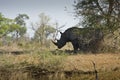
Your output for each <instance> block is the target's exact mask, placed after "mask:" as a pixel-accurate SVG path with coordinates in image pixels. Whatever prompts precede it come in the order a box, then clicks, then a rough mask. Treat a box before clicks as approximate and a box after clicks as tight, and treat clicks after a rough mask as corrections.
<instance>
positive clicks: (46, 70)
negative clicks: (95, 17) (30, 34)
mask: <svg viewBox="0 0 120 80" xmlns="http://www.w3.org/2000/svg"><path fill="white" fill-rule="evenodd" d="M53 53H55V54H53ZM56 53H58V54H56ZM92 61H94V62H95V64H96V69H97V71H98V76H99V80H120V53H116V54H113V53H99V54H91V53H86V54H83V53H80V54H77V55H69V54H68V53H67V54H66V53H65V52H64V51H56V52H52V51H49V50H42V51H39V50H35V51H33V52H30V53H26V54H25V53H24V54H20V55H13V54H1V55H0V80H94V79H95V76H94V74H81V73H82V72H90V71H91V72H93V71H94V68H93V64H92ZM72 72H77V73H74V74H73V73H72ZM80 72H81V73H80ZM41 73H42V74H41ZM43 74H44V75H46V76H44V75H43Z"/></svg>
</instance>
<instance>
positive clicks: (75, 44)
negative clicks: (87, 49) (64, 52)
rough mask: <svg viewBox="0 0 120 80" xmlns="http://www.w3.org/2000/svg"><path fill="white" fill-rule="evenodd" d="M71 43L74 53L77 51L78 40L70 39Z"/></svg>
mask: <svg viewBox="0 0 120 80" xmlns="http://www.w3.org/2000/svg"><path fill="white" fill-rule="evenodd" d="M72 45H73V48H74V53H77V52H78V48H79V45H78V42H77V41H72Z"/></svg>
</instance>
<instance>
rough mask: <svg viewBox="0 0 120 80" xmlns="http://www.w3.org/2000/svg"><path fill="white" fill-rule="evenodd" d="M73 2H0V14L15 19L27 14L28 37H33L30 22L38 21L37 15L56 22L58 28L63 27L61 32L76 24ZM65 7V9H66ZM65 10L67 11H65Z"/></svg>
mask: <svg viewBox="0 0 120 80" xmlns="http://www.w3.org/2000/svg"><path fill="white" fill-rule="evenodd" d="M73 1H74V0H0V12H1V13H2V14H3V15H4V16H5V17H8V18H15V17H16V16H17V15H18V14H23V13H25V14H27V15H28V16H29V17H30V19H29V21H27V27H28V31H27V33H28V34H29V35H30V36H33V32H32V30H31V28H30V27H31V25H30V24H31V22H33V23H36V22H38V21H39V17H38V15H39V14H40V13H45V14H46V15H48V16H49V17H50V18H51V21H52V22H54V23H55V22H58V24H59V26H62V25H65V27H64V28H63V29H62V30H63V31H64V30H66V29H67V28H69V27H72V26H74V25H76V24H77V23H78V21H77V20H75V19H74V16H73V15H74V14H73V12H74V11H73ZM66 7H67V8H66ZM66 9H67V11H66Z"/></svg>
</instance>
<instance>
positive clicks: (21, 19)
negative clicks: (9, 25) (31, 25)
mask: <svg viewBox="0 0 120 80" xmlns="http://www.w3.org/2000/svg"><path fill="white" fill-rule="evenodd" d="M26 19H29V16H28V15H27V14H19V15H18V16H17V17H16V18H15V22H16V24H19V25H21V26H25V25H26V23H25V20H26Z"/></svg>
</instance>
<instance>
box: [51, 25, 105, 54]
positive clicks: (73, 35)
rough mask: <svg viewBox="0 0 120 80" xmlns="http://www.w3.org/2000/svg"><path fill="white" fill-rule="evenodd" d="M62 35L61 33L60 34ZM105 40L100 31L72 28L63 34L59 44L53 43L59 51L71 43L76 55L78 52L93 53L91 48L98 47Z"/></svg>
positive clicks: (58, 41)
mask: <svg viewBox="0 0 120 80" xmlns="http://www.w3.org/2000/svg"><path fill="white" fill-rule="evenodd" d="M60 33H61V32H60ZM102 38H103V33H102V31H101V30H100V29H94V28H78V27H72V28H69V29H67V30H66V31H65V32H64V33H61V37H60V39H59V40H57V42H55V41H52V42H53V43H54V44H55V45H56V46H57V47H58V48H59V49H60V48H62V47H63V46H64V45H65V44H66V43H67V42H71V43H72V45H73V48H74V52H75V53H76V52H77V51H78V50H81V51H91V50H93V49H92V48H91V47H93V46H95V47H97V43H98V42H99V41H101V40H102Z"/></svg>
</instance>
